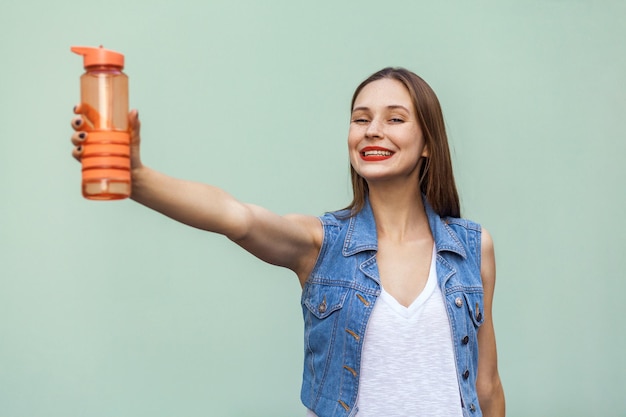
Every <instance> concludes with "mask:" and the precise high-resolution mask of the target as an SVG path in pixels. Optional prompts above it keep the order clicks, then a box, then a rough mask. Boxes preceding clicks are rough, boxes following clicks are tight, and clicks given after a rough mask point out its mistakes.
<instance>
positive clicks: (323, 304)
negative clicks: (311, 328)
mask: <svg viewBox="0 0 626 417" xmlns="http://www.w3.org/2000/svg"><path fill="white" fill-rule="evenodd" d="M317 311H319V312H320V313H322V314H324V313H325V312H326V300H324V301H322V302H321V303H320V305H319V306H318V307H317Z"/></svg>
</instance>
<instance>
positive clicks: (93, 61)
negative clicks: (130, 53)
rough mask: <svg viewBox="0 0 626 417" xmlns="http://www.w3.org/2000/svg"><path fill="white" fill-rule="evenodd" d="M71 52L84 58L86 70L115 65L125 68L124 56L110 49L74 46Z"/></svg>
mask: <svg viewBox="0 0 626 417" xmlns="http://www.w3.org/2000/svg"><path fill="white" fill-rule="evenodd" d="M70 49H71V51H72V52H74V53H75V54H78V55H82V56H83V65H84V67H85V68H88V67H92V66H94V65H113V66H116V67H120V68H124V55H122V54H120V53H119V52H115V51H112V50H110V49H104V48H103V47H102V45H100V47H99V48H94V47H91V46H72V47H71V48H70Z"/></svg>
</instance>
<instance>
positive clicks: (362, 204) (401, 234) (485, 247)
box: [72, 68, 504, 417]
mask: <svg viewBox="0 0 626 417" xmlns="http://www.w3.org/2000/svg"><path fill="white" fill-rule="evenodd" d="M75 111H76V113H78V114H79V116H78V117H76V118H75V119H74V120H73V121H72V126H73V127H74V129H75V130H76V132H75V133H74V135H73V136H72V142H73V144H74V145H75V148H74V151H73V155H74V157H75V158H77V159H80V157H81V151H82V147H81V143H82V142H83V141H84V140H85V139H86V138H87V137H88V135H89V132H88V131H87V130H85V129H84V126H85V127H86V126H87V125H88V124H87V123H85V121H84V120H83V117H85V116H84V115H80V113H81V109H80V106H77V108H76V110H75ZM129 121H130V126H131V137H132V145H131V148H132V149H131V166H132V182H133V191H132V198H133V199H134V200H135V201H137V202H139V203H141V204H143V205H145V206H147V207H149V208H152V209H154V210H157V211H159V212H161V213H163V214H165V215H167V216H169V217H171V218H173V219H175V220H178V221H180V222H183V223H185V224H188V225H190V226H193V227H196V228H200V229H204V230H207V231H210V232H215V233H221V234H223V235H225V236H227V237H228V238H229V239H231V240H232V241H233V242H235V243H237V244H238V245H240V246H241V247H242V248H244V249H246V250H247V251H249V252H251V253H252V254H254V255H255V256H257V257H259V258H260V259H262V260H264V261H265V262H269V263H271V264H274V265H279V266H283V267H286V268H289V269H291V270H292V271H293V272H294V273H295V274H296V275H297V276H298V279H299V280H300V284H301V285H302V288H303V290H302V309H303V315H304V330H305V340H304V349H305V359H304V373H303V384H302V392H301V398H302V402H303V403H304V405H305V406H306V407H307V409H308V410H309V411H308V415H309V416H317V417H331V416H358V417H368V416H377V417H380V416H386V417H389V416H446V417H450V416H481V415H484V416H498V417H499V416H503V415H504V393H503V390H502V386H501V383H500V377H499V374H498V369H497V354H496V342H495V335H494V329H493V322H492V317H491V304H492V300H493V292H494V285H495V259H494V250H493V243H492V240H491V237H490V236H489V234H488V233H487V231H486V230H484V229H482V228H481V227H480V226H479V225H477V224H475V223H473V222H470V221H468V220H464V219H461V218H460V208H459V201H458V195H457V191H456V186H455V183H454V177H453V175H452V166H451V162H450V154H449V149H448V143H447V137H446V132H445V127H444V122H443V116H442V113H441V108H440V105H439V102H438V100H437V97H436V96H435V94H434V92H433V91H432V89H431V88H430V87H429V86H428V85H427V84H426V83H425V82H424V81H423V80H422V79H421V78H420V77H418V76H417V75H415V74H414V73H412V72H410V71H407V70H405V69H402V68H385V69H383V70H381V71H379V72H377V73H375V74H373V75H372V76H370V77H369V78H368V79H366V80H365V81H364V82H363V83H362V84H361V85H359V87H358V88H357V89H356V91H355V93H354V96H353V100H352V115H351V122H350V130H349V134H348V151H349V155H350V162H351V172H352V174H351V175H352V184H353V190H354V199H353V201H352V203H351V204H350V205H349V206H348V207H347V208H346V209H344V210H341V211H337V212H333V213H327V214H325V215H323V216H321V217H319V218H317V217H312V216H304V215H286V216H279V215H277V214H274V213H272V212H269V211H268V210H265V209H263V208H261V207H258V206H255V205H251V204H245V203H241V202H239V201H237V200H235V199H234V198H233V197H231V196H230V195H229V194H227V193H226V192H224V191H223V190H221V189H218V188H216V187H213V186H210V185H205V184H199V183H194V182H189V181H183V180H179V179H174V178H171V177H168V176H166V175H163V174H161V173H159V172H157V171H154V170H152V169H150V168H149V167H147V166H145V165H143V163H142V161H141V158H140V154H139V148H140V134H139V131H140V124H139V118H138V115H137V112H136V111H131V112H130V114H129Z"/></svg>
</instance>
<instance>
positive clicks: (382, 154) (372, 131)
mask: <svg viewBox="0 0 626 417" xmlns="http://www.w3.org/2000/svg"><path fill="white" fill-rule="evenodd" d="M348 149H349V153H350V163H351V164H352V167H353V168H354V170H355V171H356V172H357V173H358V174H359V175H360V176H361V177H363V178H364V179H365V180H366V181H367V182H368V184H370V185H371V184H372V183H374V182H381V181H390V180H398V179H409V180H411V183H412V184H417V181H418V175H419V160H420V157H422V156H427V155H428V151H427V148H426V146H425V142H424V137H423V135H422V130H421V128H420V125H419V122H418V120H417V116H416V114H415V108H414V105H413V102H412V100H411V95H410V94H409V91H408V90H407V88H406V87H405V86H404V84H402V83H401V82H400V81H398V80H394V79H391V78H383V79H379V80H377V81H373V82H371V83H369V84H367V85H366V86H365V87H363V89H362V90H361V91H360V92H359V94H358V96H357V97H356V99H355V101H354V106H353V108H352V116H351V122H350V131H349V133H348Z"/></svg>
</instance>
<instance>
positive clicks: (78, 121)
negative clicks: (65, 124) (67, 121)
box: [72, 116, 85, 130]
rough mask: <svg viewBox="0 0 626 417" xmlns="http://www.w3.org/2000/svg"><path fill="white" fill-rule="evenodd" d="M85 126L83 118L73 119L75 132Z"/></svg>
mask: <svg viewBox="0 0 626 417" xmlns="http://www.w3.org/2000/svg"><path fill="white" fill-rule="evenodd" d="M84 126H85V121H84V120H83V118H82V116H76V117H74V118H73V119H72V128H73V129H74V130H78V129H80V128H83V127H84Z"/></svg>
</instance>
